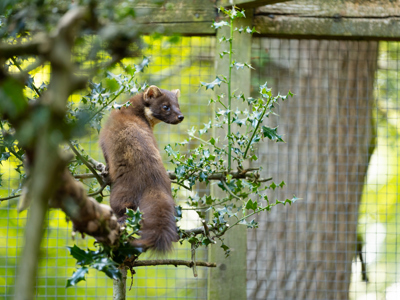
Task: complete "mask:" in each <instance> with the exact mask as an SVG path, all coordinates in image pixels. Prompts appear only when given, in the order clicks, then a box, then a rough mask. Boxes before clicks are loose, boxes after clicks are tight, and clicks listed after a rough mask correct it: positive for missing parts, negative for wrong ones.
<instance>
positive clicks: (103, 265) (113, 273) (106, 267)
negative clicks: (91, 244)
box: [92, 257, 122, 279]
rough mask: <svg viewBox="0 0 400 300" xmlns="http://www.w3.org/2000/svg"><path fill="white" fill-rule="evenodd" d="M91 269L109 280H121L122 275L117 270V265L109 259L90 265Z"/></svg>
mask: <svg viewBox="0 0 400 300" xmlns="http://www.w3.org/2000/svg"><path fill="white" fill-rule="evenodd" d="M92 267H93V268H95V269H96V270H98V271H101V272H103V273H105V274H106V275H107V276H108V277H110V278H111V279H121V278H122V275H121V272H120V270H119V269H118V265H117V264H116V263H114V262H113V261H112V260H110V259H109V258H106V257H105V258H102V259H100V260H98V261H96V262H95V263H94V264H92Z"/></svg>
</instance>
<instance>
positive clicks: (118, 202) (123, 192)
mask: <svg viewBox="0 0 400 300" xmlns="http://www.w3.org/2000/svg"><path fill="white" fill-rule="evenodd" d="M131 193H132V191H129V190H127V188H126V187H124V186H122V185H119V184H113V185H112V188H111V195H110V206H111V208H112V210H113V211H114V213H115V215H116V216H117V218H118V223H119V224H120V225H123V224H125V220H126V218H127V216H126V214H125V213H126V209H127V208H130V209H132V210H136V209H137V208H138V206H137V205H135V202H134V201H132V196H133V195H131Z"/></svg>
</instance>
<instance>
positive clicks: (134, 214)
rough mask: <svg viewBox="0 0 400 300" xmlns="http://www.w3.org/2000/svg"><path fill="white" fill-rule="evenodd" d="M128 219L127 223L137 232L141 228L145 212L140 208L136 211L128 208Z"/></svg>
mask: <svg viewBox="0 0 400 300" xmlns="http://www.w3.org/2000/svg"><path fill="white" fill-rule="evenodd" d="M126 216H127V218H126V220H125V224H126V226H128V227H131V228H132V229H133V232H134V233H136V232H138V231H139V230H140V227H141V225H140V221H141V220H142V216H143V214H142V213H141V212H140V210H139V208H138V209H137V210H136V211H135V210H133V209H130V208H127V209H126Z"/></svg>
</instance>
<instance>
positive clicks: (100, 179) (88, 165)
mask: <svg viewBox="0 0 400 300" xmlns="http://www.w3.org/2000/svg"><path fill="white" fill-rule="evenodd" d="M68 145H69V147H70V148H71V150H72V152H74V153H75V155H76V156H77V157H78V158H79V159H80V160H81V162H82V163H83V164H84V165H85V166H86V167H87V168H88V169H89V170H90V172H92V173H93V175H94V177H96V179H97V181H98V182H99V183H100V185H101V186H103V185H104V181H103V179H102V178H101V177H100V175H99V174H98V173H97V172H96V170H95V169H94V167H93V163H89V162H88V160H93V161H94V159H92V158H90V157H89V158H88V160H86V159H85V158H84V157H83V156H82V154H81V153H80V152H79V151H78V149H76V148H75V146H74V145H73V144H72V143H71V142H70V141H68Z"/></svg>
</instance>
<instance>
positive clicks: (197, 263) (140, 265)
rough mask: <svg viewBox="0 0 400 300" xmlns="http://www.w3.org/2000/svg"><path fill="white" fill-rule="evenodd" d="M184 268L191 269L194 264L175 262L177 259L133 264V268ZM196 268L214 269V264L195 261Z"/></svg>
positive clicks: (190, 262) (143, 261)
mask: <svg viewBox="0 0 400 300" xmlns="http://www.w3.org/2000/svg"><path fill="white" fill-rule="evenodd" d="M163 265H164V266H165V265H172V266H175V267H177V266H186V267H188V268H192V267H193V265H194V263H193V261H186V260H177V259H162V260H139V261H135V262H134V263H133V267H145V266H163ZM196 266H197V267H208V268H216V267H217V264H216V263H210V262H204V261H196Z"/></svg>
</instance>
